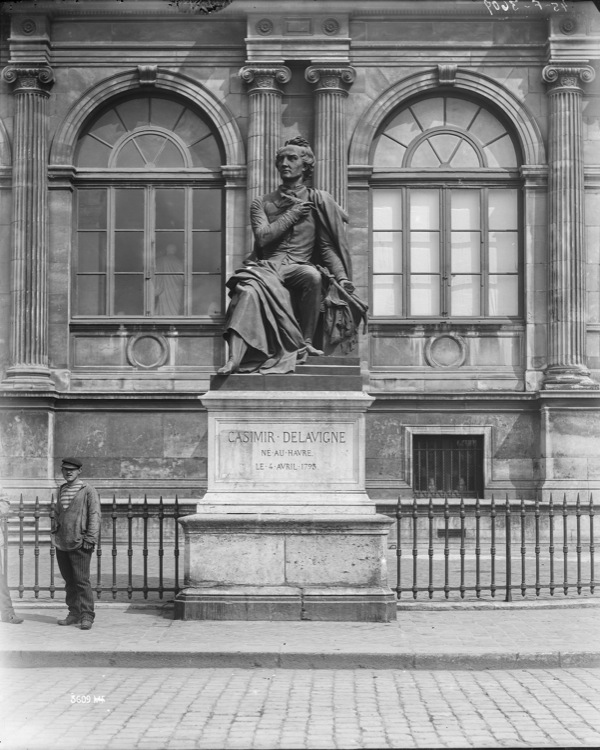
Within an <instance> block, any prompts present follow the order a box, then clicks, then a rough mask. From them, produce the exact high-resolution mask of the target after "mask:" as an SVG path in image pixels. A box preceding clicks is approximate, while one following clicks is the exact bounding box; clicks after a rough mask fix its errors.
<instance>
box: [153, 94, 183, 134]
mask: <svg viewBox="0 0 600 750" xmlns="http://www.w3.org/2000/svg"><path fill="white" fill-rule="evenodd" d="M182 110H183V107H182V105H181V104H177V102H172V101H171V100H170V99H158V98H154V97H153V98H152V99H150V122H151V123H152V125H158V126H159V127H161V128H166V129H167V130H173V128H174V126H175V123H176V122H177V118H178V117H179V115H180V114H181V112H182Z"/></svg>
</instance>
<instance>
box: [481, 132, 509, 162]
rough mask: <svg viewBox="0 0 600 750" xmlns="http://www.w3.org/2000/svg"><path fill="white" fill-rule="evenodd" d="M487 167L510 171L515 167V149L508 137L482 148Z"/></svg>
mask: <svg viewBox="0 0 600 750" xmlns="http://www.w3.org/2000/svg"><path fill="white" fill-rule="evenodd" d="M484 153H485V157H486V159H487V166H488V167H503V168H504V169H510V168H511V167H516V166H517V155H516V153H515V147H514V146H513V143H512V141H511V139H510V137H509V136H508V135H505V136H503V137H502V138H500V139H499V140H497V141H494V143H491V144H490V145H489V146H487V147H486V148H484Z"/></svg>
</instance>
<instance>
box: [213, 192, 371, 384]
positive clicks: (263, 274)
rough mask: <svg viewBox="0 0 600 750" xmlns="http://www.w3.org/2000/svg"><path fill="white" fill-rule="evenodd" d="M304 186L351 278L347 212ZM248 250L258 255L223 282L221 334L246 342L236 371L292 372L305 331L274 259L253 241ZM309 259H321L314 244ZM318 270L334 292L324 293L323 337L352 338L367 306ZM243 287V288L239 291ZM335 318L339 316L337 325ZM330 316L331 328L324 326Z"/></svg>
mask: <svg viewBox="0 0 600 750" xmlns="http://www.w3.org/2000/svg"><path fill="white" fill-rule="evenodd" d="M308 192H309V197H308V200H309V201H311V202H312V203H314V205H315V216H316V219H317V221H318V222H320V225H321V229H322V230H323V231H324V232H326V233H327V235H328V236H329V239H330V241H331V244H332V246H333V248H334V250H335V252H336V253H337V255H338V256H339V258H340V260H341V262H342V264H343V266H344V269H345V271H346V276H347V278H348V279H351V278H352V265H351V260H350V253H349V251H348V245H347V242H346V233H345V227H344V222H346V221H348V217H347V215H346V214H345V213H344V211H343V210H342V209H341V208H340V206H338V204H337V203H336V202H335V201H334V199H333V198H332V197H331V196H330V195H329V193H325V192H323V191H321V190H316V189H314V188H309V189H308ZM253 256H254V257H255V258H256V259H257V260H249V261H246V263H245V264H244V266H243V268H240V269H238V270H237V271H236V272H235V273H234V274H233V275H232V276H231V278H230V279H229V280H228V282H227V287H228V289H229V296H230V297H231V302H230V304H229V308H228V310H227V318H226V321H225V332H224V334H223V335H224V336H225V339H226V340H229V335H230V334H231V332H232V331H234V332H235V333H237V334H238V335H239V336H240V337H241V338H242V339H243V340H244V342H245V343H246V345H247V346H248V350H247V352H246V354H245V356H244V358H243V360H242V363H241V365H240V368H239V370H240V372H270V373H283V372H293V370H294V368H295V366H296V361H297V359H298V355H300V356H303V354H302V350H303V349H304V337H303V335H302V331H301V330H300V326H299V325H298V322H297V320H296V317H295V315H294V311H293V305H292V299H291V296H290V293H289V291H288V289H287V288H286V287H285V286H284V285H283V283H282V281H281V277H280V276H279V273H278V270H277V268H278V264H276V263H272V262H271V261H268V260H263V259H262V257H261V250H260V248H259V247H258V245H257V244H255V247H254V254H253ZM312 260H313V263H314V264H315V265H317V266H319V265H320V258H319V250H318V248H315V255H314V256H313V259H312ZM322 273H323V275H324V279H323V280H324V282H325V283H324V289H325V291H327V290H328V289H329V290H331V291H332V292H333V294H327V295H326V298H325V299H324V311H325V313H326V314H325V316H324V327H323V338H324V343H327V340H328V335H329V333H331V334H333V336H332V338H333V340H334V343H340V331H341V332H342V339H343V340H348V341H349V340H350V339H352V340H354V339H355V338H356V327H357V324H358V323H359V321H360V320H361V319H362V320H364V321H365V322H366V311H367V307H366V305H364V303H362V302H361V301H360V300H359V299H358V298H357V297H356V296H355V295H353V294H352V295H351V294H348V293H347V292H345V291H344V290H343V289H342V287H341V286H340V285H339V284H338V282H337V281H336V280H335V279H334V278H333V277H332V275H331V274H330V273H328V272H327V271H326V270H322ZM242 288H244V290H245V293H244V294H239V293H238V292H239V290H241V289H242ZM327 297H329V303H328V299H327ZM332 309H335V310H336V314H335V315H332V314H331V310H332ZM340 318H343V319H344V323H343V325H341V326H340V324H339V321H340ZM334 319H335V330H330V331H328V327H329V328H330V327H331V321H332V320H334ZM328 321H329V323H328ZM344 332H345V333H344Z"/></svg>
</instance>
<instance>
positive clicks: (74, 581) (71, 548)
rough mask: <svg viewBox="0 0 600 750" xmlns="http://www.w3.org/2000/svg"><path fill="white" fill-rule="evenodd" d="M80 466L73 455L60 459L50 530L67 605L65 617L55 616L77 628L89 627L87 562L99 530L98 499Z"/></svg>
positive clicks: (91, 605)
mask: <svg viewBox="0 0 600 750" xmlns="http://www.w3.org/2000/svg"><path fill="white" fill-rule="evenodd" d="M81 467H82V463H81V461H79V459H77V458H64V459H63V462H62V475H63V477H64V478H65V484H63V485H61V487H60V489H59V491H58V501H57V503H56V515H55V517H54V520H53V525H52V533H53V534H54V544H55V546H56V559H57V560H58V567H59V569H60V573H61V575H62V577H63V578H64V579H65V591H66V600H67V607H68V608H69V614H68V615H67V617H66V618H65V619H64V620H58V624H59V625H75V624H76V623H81V630H91V628H92V625H93V622H94V594H93V592H92V586H91V584H90V564H91V560H92V552H93V551H94V548H95V546H96V544H97V542H98V536H99V534H100V500H99V498H98V493H97V492H96V490H95V489H94V487H92V485H91V484H87V483H86V482H82V481H81V479H80V478H79V475H80V474H81Z"/></svg>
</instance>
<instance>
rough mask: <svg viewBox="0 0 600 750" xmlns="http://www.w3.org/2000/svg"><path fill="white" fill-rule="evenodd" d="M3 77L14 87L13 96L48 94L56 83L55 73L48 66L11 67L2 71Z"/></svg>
mask: <svg viewBox="0 0 600 750" xmlns="http://www.w3.org/2000/svg"><path fill="white" fill-rule="evenodd" d="M2 77H3V78H4V80H5V81H7V82H8V83H10V84H11V85H12V87H13V94H19V93H26V92H28V93H36V94H46V95H47V94H48V91H49V90H50V87H51V86H52V84H53V83H54V71H53V70H52V68H50V67H49V66H47V65H41V66H38V67H36V66H33V65H31V66H25V65H23V66H21V65H9V66H7V67H6V68H4V70H3V71H2Z"/></svg>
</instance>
